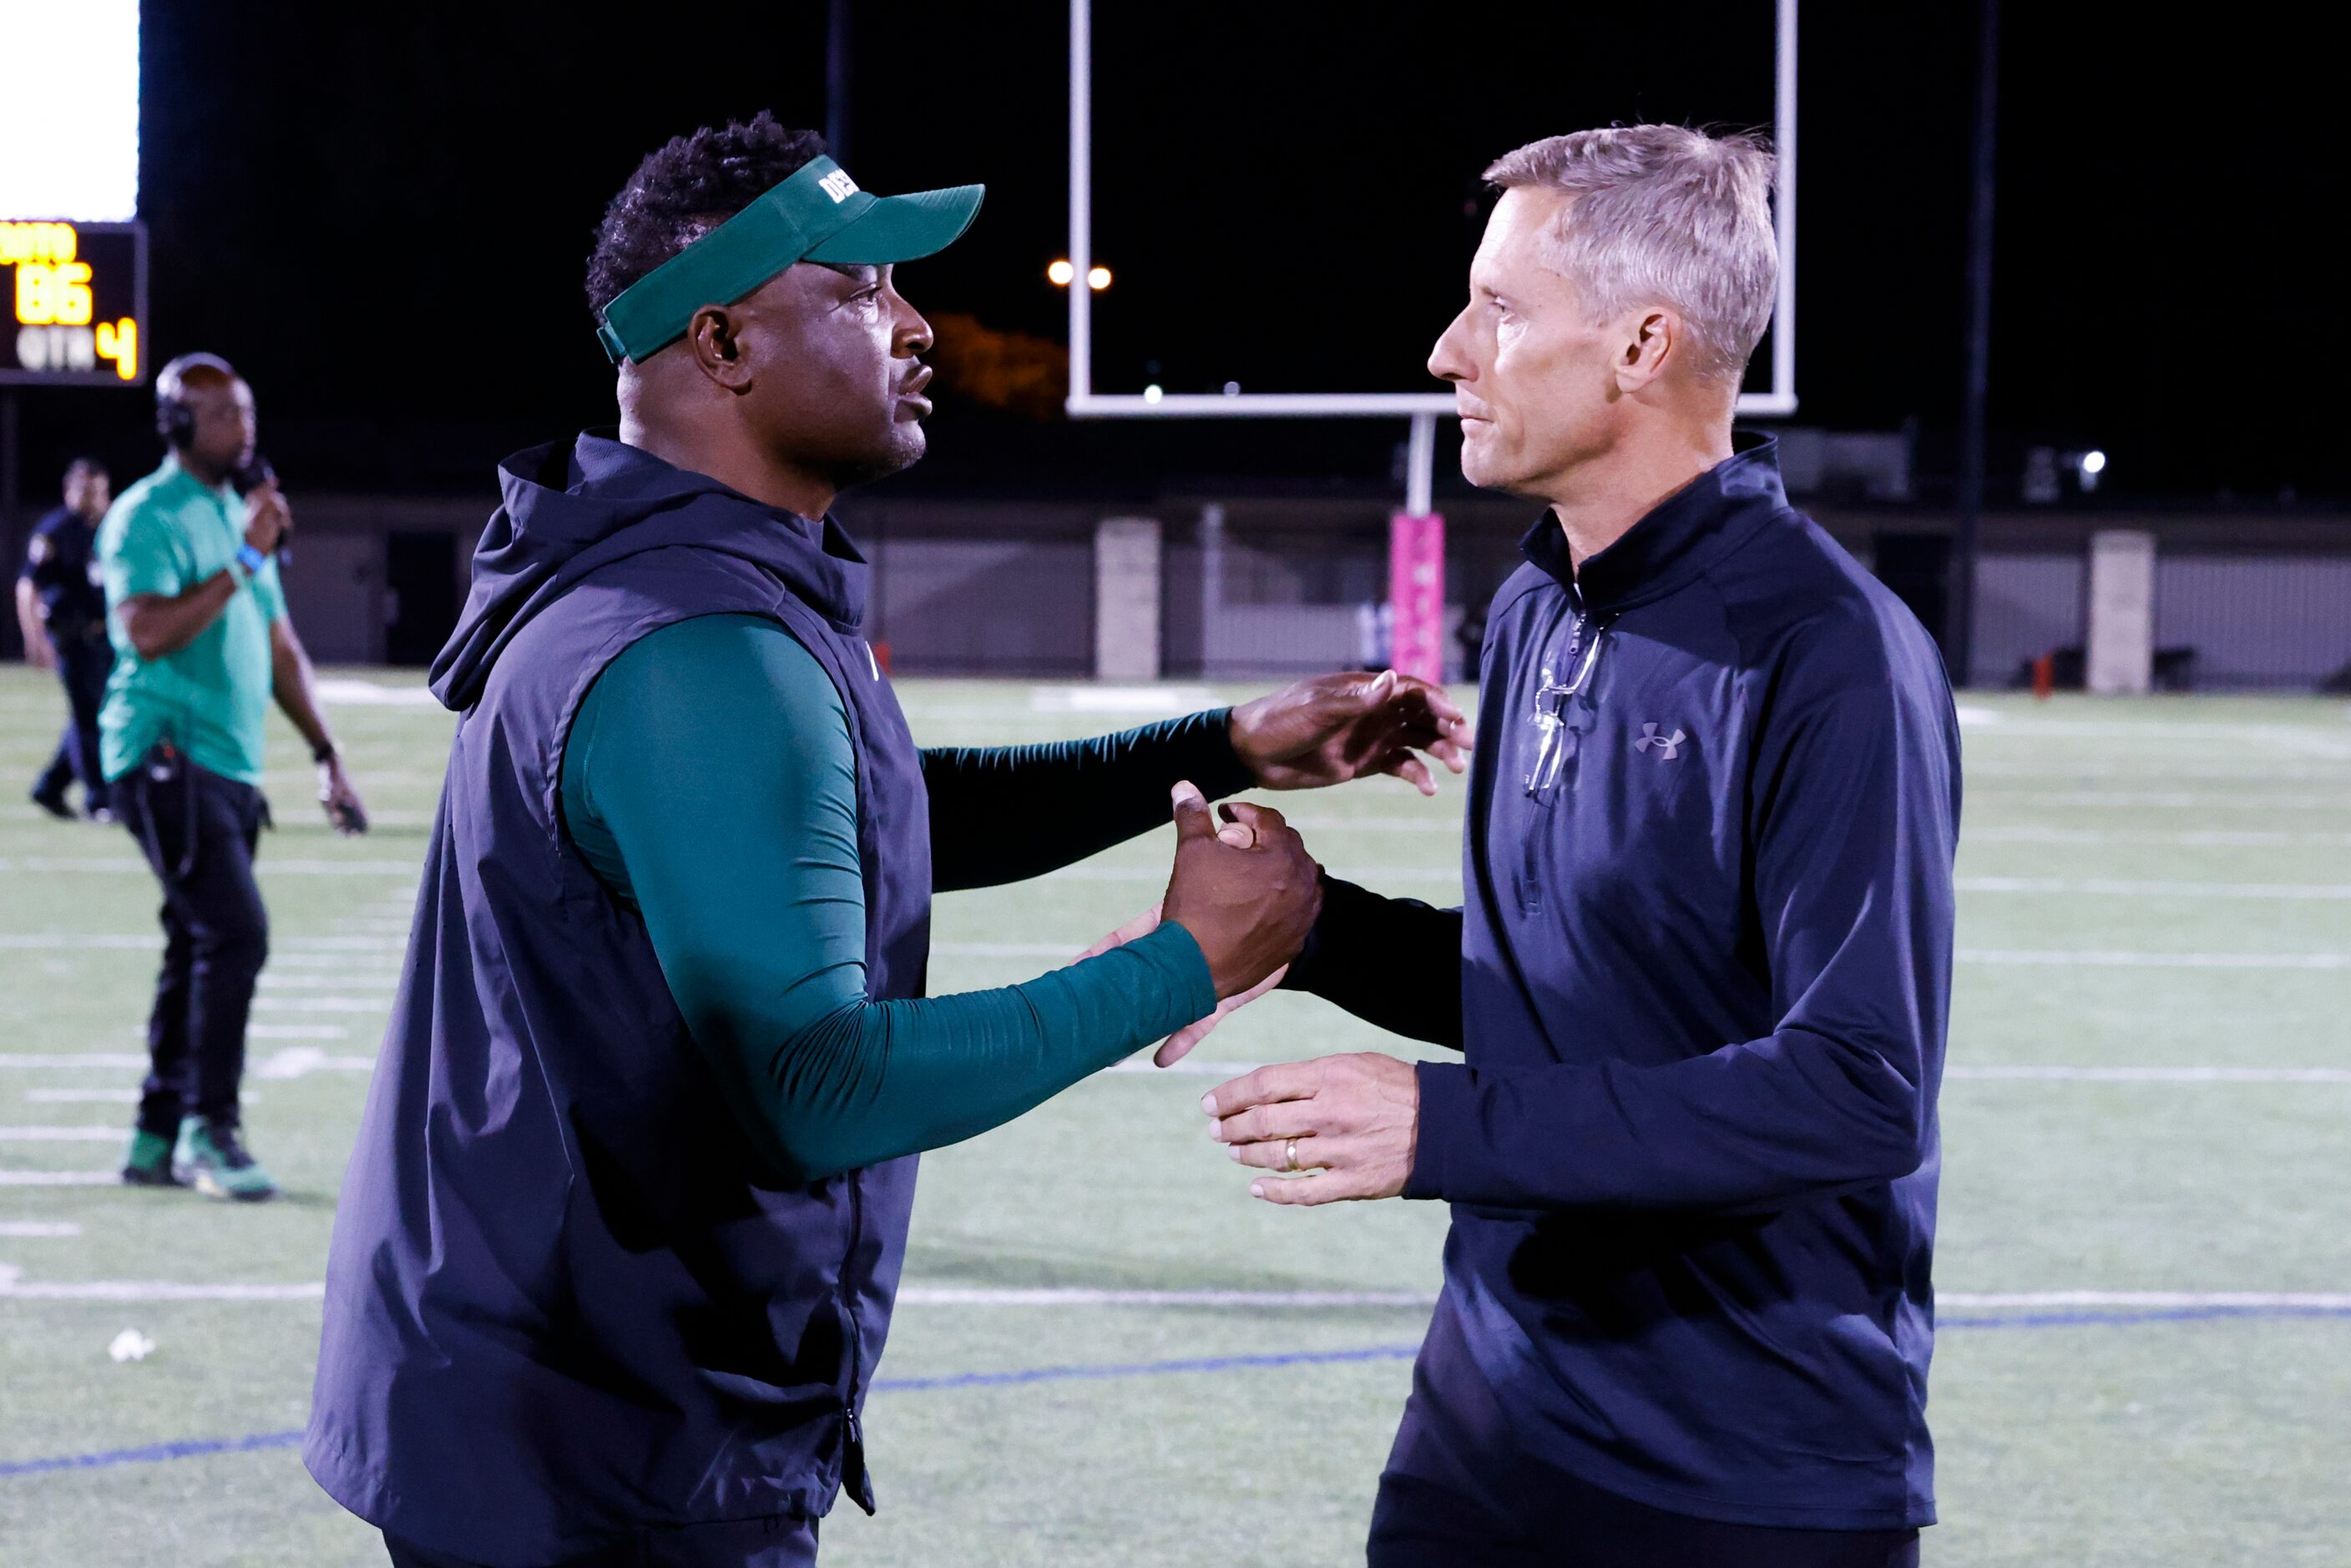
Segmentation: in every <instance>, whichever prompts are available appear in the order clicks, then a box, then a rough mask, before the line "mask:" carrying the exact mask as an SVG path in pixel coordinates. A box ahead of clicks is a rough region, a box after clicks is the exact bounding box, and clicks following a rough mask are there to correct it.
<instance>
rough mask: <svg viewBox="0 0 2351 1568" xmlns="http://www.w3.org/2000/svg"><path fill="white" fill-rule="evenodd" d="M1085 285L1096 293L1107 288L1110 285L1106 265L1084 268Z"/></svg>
mask: <svg viewBox="0 0 2351 1568" xmlns="http://www.w3.org/2000/svg"><path fill="white" fill-rule="evenodd" d="M1086 287H1088V288H1091V289H1092V290H1093V291H1094V292H1095V293H1096V294H1100V293H1101V292H1102V290H1103V289H1105V288H1108V287H1110V268H1109V267H1088V268H1086Z"/></svg>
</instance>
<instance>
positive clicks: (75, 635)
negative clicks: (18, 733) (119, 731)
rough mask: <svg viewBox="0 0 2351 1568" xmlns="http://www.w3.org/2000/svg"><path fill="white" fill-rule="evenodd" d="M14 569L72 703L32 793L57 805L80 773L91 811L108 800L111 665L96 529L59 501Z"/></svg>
mask: <svg viewBox="0 0 2351 1568" xmlns="http://www.w3.org/2000/svg"><path fill="white" fill-rule="evenodd" d="M20 575H21V576H22V577H24V579H25V580H27V581H29V582H30V583H32V585H33V591H34V592H35V593H37V594H38V595H39V596H40V604H41V620H42V622H43V623H44V624H46V625H47V628H48V632H49V641H50V642H51V643H53V644H55V645H56V647H57V680H58V681H59V683H60V684H62V685H64V686H65V688H66V702H67V703H68V705H69V706H70V707H71V708H72V716H71V717H70V718H69V719H68V722H67V724H66V730H65V735H64V737H63V738H61V739H60V740H59V741H58V742H57V755H56V756H55V757H54V758H50V760H49V766H48V768H47V769H46V770H45V771H44V772H43V773H42V774H41V777H40V779H39V781H38V782H37V783H36V784H35V785H34V786H33V797H34V799H35V800H41V801H43V802H49V801H56V802H59V803H62V802H63V801H64V800H65V794H66V786H68V784H70V783H72V782H73V781H74V779H77V778H78V779H80V780H81V786H82V790H83V794H84V801H83V809H84V810H87V811H89V812H92V813H95V812H96V811H97V810H99V808H100V807H102V806H104V805H105V803H106V780H105V779H104V777H103V776H102V775H101V774H100V773H99V761H98V708H99V702H100V700H101V699H102V698H104V696H105V695H106V677H107V674H109V672H110V671H111V670H112V669H113V668H114V650H113V649H112V648H111V647H110V646H109V645H108V643H107V640H106V582H105V579H104V578H103V577H102V576H101V575H100V574H99V565H98V529H97V528H96V527H94V526H93V525H91V524H89V523H86V522H84V521H82V519H81V517H79V516H78V515H77V514H76V513H74V512H72V511H71V510H69V509H68V508H66V507H58V508H57V510H55V511H53V512H51V513H49V515H48V516H47V517H43V518H42V519H41V520H40V522H39V523H38V524H37V525H36V526H35V527H34V529H33V540H32V544H31V545H30V547H29V548H27V549H26V552H25V568H24V570H23V572H22V573H21V574H20Z"/></svg>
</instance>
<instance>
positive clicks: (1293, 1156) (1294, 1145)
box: [1281, 1138, 1305, 1172]
mask: <svg viewBox="0 0 2351 1568" xmlns="http://www.w3.org/2000/svg"><path fill="white" fill-rule="evenodd" d="M1281 1168H1282V1169H1283V1170H1285V1171H1292V1172H1295V1171H1300V1170H1303V1169H1304V1168H1305V1167H1304V1166H1301V1165H1300V1164H1299V1163H1298V1140H1297V1139H1296V1138H1292V1139H1290V1144H1289V1146H1288V1148H1287V1149H1286V1150H1285V1151H1284V1154H1283V1164H1282V1167H1281Z"/></svg>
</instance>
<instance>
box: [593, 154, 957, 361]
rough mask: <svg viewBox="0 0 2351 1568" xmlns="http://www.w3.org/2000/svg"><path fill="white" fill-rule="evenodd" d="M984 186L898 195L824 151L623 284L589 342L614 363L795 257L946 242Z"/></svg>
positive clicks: (889, 251) (858, 256) (851, 263)
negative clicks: (863, 179) (855, 176)
mask: <svg viewBox="0 0 2351 1568" xmlns="http://www.w3.org/2000/svg"><path fill="white" fill-rule="evenodd" d="M986 194H987V187H986V186H985V185H954V186H950V187H949V188H947V189H946V190H943V191H916V192H914V193H913V194H912V195H905V196H877V195H875V194H873V193H872V192H871V191H861V190H859V189H858V188H857V182H856V181H854V180H852V179H851V178H850V177H849V173H848V171H846V170H844V169H843V168H841V165H840V164H838V163H836V162H833V161H832V160H831V159H830V158H817V159H812V160H810V162H808V163H806V164H805V165H803V166H802V167H801V168H800V169H799V171H797V172H795V173H794V174H793V175H792V177H791V178H790V179H789V180H786V181H785V182H784V183H782V184H780V185H778V186H777V187H776V188H775V189H773V190H771V191H769V192H768V193H767V194H766V195H764V196H761V197H760V198H759V199H758V201H756V202H753V203H752V204H750V205H749V206H747V207H746V208H744V209H743V210H742V211H741V212H739V213H737V214H735V215H734V216H733V217H731V218H728V219H727V220H726V222H725V223H723V224H720V225H718V226H717V227H716V228H715V229H712V230H711V231H710V232H709V233H708V234H706V235H703V236H702V237H701V238H700V239H698V240H695V242H694V243H693V244H692V245H690V246H686V247H685V248H684V250H682V251H680V252H678V253H677V254H676V255H675V256H672V257H670V258H669V259H668V260H667V261H665V262H664V263H662V264H661V265H660V266H659V267H654V268H653V270H652V271H651V272H649V273H647V274H645V275H644V276H643V277H640V278H639V279H637V280H636V282H634V283H632V284H631V285H629V287H626V288H623V289H622V290H621V292H620V293H619V295H617V296H616V297H615V298H613V300H612V302H611V304H609V305H607V306H605V307H604V320H603V324H602V325H601V326H600V327H598V328H597V329H596V339H597V341H599V342H601V343H602V344H603V345H604V352H605V353H607V354H609V355H611V359H612V362H613V363H614V364H616V365H617V364H619V363H620V362H621V361H622V360H634V361H638V362H639V363H640V364H642V363H643V361H644V360H645V358H646V356H647V355H649V354H652V353H654V352H656V351H657V350H662V349H665V348H667V347H668V346H669V345H670V344H672V343H674V342H675V341H677V340H678V339H680V338H682V337H684V335H685V329H686V326H687V324H688V323H690V322H691V321H692V320H693V319H694V313H695V311H697V310H699V309H701V308H703V307H704V306H705V305H711V304H732V303H733V302H734V301H736V300H737V299H740V298H743V297H744V296H745V295H747V294H748V293H750V292H751V291H752V290H753V289H755V288H757V287H759V286H760V285H761V284H763V283H765V282H767V281H768V279H769V278H771V277H775V276H776V275H777V274H778V273H779V272H781V271H783V270H784V269H785V268H786V267H789V266H791V265H792V264H793V263H794V262H796V261H829V262H831V263H833V264H834V265H835V266H839V267H882V266H885V265H887V264H889V263H891V262H898V261H915V260H918V259H920V258H921V257H923V256H932V255H935V254H936V253H937V252H939V251H943V250H945V249H946V247H947V246H951V245H953V244H954V243H955V242H956V239H957V238H959V237H960V236H961V235H962V234H963V231H964V230H966V229H967V228H969V227H970V226H971V220H972V219H973V218H974V217H975V216H977V214H978V212H979V200H980V198H981V197H982V196H984V195H986Z"/></svg>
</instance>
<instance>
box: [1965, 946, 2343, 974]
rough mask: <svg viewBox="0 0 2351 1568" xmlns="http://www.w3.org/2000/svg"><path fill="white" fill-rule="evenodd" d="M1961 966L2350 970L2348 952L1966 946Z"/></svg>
mask: <svg viewBox="0 0 2351 1568" xmlns="http://www.w3.org/2000/svg"><path fill="white" fill-rule="evenodd" d="M1957 957H1958V958H1959V962H1960V963H1962V964H2027V965H2034V966H2039V967H2055V968H2067V969H2351V954H2346V953H2130V952H2104V951H2075V952H2063V951H2059V950H2057V949H2054V948H2038V947H2026V948H1985V947H1963V948H1961V949H1960V950H1959V953H1958V954H1957Z"/></svg>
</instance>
